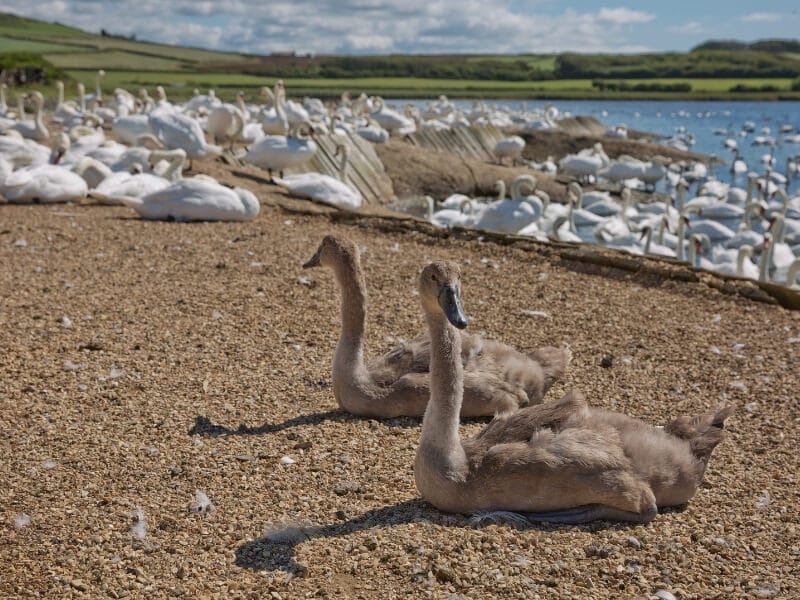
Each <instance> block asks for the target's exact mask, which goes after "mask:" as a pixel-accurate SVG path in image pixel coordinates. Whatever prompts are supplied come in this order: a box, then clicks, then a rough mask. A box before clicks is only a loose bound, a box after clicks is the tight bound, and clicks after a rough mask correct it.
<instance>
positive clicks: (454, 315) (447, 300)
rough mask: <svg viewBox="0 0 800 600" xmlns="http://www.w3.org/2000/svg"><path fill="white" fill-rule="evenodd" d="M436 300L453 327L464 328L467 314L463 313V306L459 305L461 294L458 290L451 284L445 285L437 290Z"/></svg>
mask: <svg viewBox="0 0 800 600" xmlns="http://www.w3.org/2000/svg"><path fill="white" fill-rule="evenodd" d="M438 300H439V306H441V307H442V311H443V312H444V315H445V316H446V317H447V320H448V321H450V323H452V324H453V326H454V327H458V328H459V329H464V328H465V327H466V326H467V315H466V314H464V307H462V306H461V294H460V293H459V291H458V290H457V289H456V288H454V287H452V286H451V285H445V286H444V287H442V289H441V291H440V292H439V298H438Z"/></svg>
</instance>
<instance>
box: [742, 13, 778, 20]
mask: <svg viewBox="0 0 800 600" xmlns="http://www.w3.org/2000/svg"><path fill="white" fill-rule="evenodd" d="M783 18H785V17H784V15H782V14H780V13H769V12H754V13H750V14H749V15H744V16H743V17H741V18H740V20H742V21H744V22H745V23H775V22H777V21H780V20H781V19H783Z"/></svg>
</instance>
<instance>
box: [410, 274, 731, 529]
mask: <svg viewBox="0 0 800 600" xmlns="http://www.w3.org/2000/svg"><path fill="white" fill-rule="evenodd" d="M419 296H420V301H421V303H422V308H423V311H424V313H425V320H426V321H427V323H428V330H429V332H430V401H429V402H428V406H427V408H426V410H425V416H424V418H423V421H422V433H421V436H420V443H419V446H418V448H417V454H416V458H415V461H414V478H415V480H416V484H417V489H418V490H419V491H420V493H421V494H422V496H423V498H425V499H426V500H427V501H428V502H430V503H431V504H433V505H434V506H436V507H437V508H438V509H440V510H443V511H447V512H455V513H463V514H476V513H478V514H477V515H476V518H477V519H479V520H480V519H484V518H485V519H503V518H506V519H509V520H513V521H517V522H523V523H528V522H531V521H533V522H542V521H543V522H553V523H584V522H587V521H593V520H596V519H608V520H615V521H629V522H634V523H646V522H648V521H651V520H653V519H654V518H655V516H656V514H658V509H659V508H661V507H666V506H677V505H682V504H685V503H686V502H688V501H689V500H690V499H691V498H692V497H693V496H694V494H695V493H696V492H697V489H698V487H699V486H700V483H701V482H702V480H703V475H704V473H705V470H706V466H707V464H708V461H709V459H710V458H711V454H712V452H713V450H714V448H715V447H716V446H717V445H718V444H719V443H720V442H721V441H722V439H723V426H724V422H725V419H726V418H727V417H728V416H729V415H730V414H731V412H732V408H731V407H725V408H721V409H717V410H711V411H710V412H707V413H705V414H701V415H698V416H695V417H679V418H677V419H676V420H674V421H673V422H672V423H670V424H668V425H667V426H666V427H664V429H663V430H662V429H657V428H655V427H652V426H651V425H648V424H647V423H644V422H642V421H639V420H638V419H633V418H631V417H628V416H626V415H623V414H620V413H614V412H610V411H606V410H600V409H595V408H592V407H590V406H588V405H587V403H586V401H585V399H584V398H583V396H582V395H581V394H580V393H579V392H576V391H571V392H569V393H567V394H566V395H565V396H564V397H563V398H562V399H561V400H559V401H555V402H546V403H544V404H539V405H536V406H530V407H526V408H521V409H520V410H518V411H516V412H513V413H510V414H506V415H501V416H498V417H495V419H494V420H493V421H492V422H491V423H489V424H488V425H487V426H486V427H485V428H484V429H483V430H482V431H481V432H480V433H478V435H476V436H475V437H473V438H471V439H467V440H462V439H461V435H460V433H459V413H460V411H461V407H462V402H463V400H464V391H463V390H464V377H465V371H464V367H463V365H462V364H461V360H459V357H460V356H461V351H462V349H461V343H462V342H461V340H462V335H461V332H460V331H459V330H460V329H464V328H465V327H466V326H467V317H466V315H465V313H464V309H463V307H462V305H461V278H460V267H459V266H458V264H456V263H451V262H435V263H432V264H430V265H428V266H427V267H425V268H424V269H423V270H422V273H421V275H420V278H419Z"/></svg>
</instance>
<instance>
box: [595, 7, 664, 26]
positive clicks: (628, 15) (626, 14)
mask: <svg viewBox="0 0 800 600" xmlns="http://www.w3.org/2000/svg"><path fill="white" fill-rule="evenodd" d="M597 18H598V19H600V20H601V21H608V22H609V23H616V24H617V25H628V24H630V23H649V22H650V21H652V20H653V19H655V18H656V16H655V15H654V14H652V13H646V12H644V11H641V10H632V9H630V8H622V7H620V8H601V9H600V11H599V12H598V13H597Z"/></svg>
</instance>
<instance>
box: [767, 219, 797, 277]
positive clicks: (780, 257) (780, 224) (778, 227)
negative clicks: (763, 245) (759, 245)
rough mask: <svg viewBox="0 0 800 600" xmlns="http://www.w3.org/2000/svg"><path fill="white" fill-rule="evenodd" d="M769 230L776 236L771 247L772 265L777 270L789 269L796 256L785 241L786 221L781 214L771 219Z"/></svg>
mask: <svg viewBox="0 0 800 600" xmlns="http://www.w3.org/2000/svg"><path fill="white" fill-rule="evenodd" d="M769 230H770V231H771V232H772V235H773V236H774V237H773V239H772V245H771V247H770V254H771V256H772V264H773V265H774V266H775V268H776V269H785V268H788V267H789V265H791V264H792V263H793V262H794V259H795V255H794V253H793V252H792V249H791V247H790V246H789V244H787V243H786V242H785V241H784V237H785V235H786V219H785V218H784V216H783V215H781V214H776V215H773V216H772V217H771V218H770V223H769Z"/></svg>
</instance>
